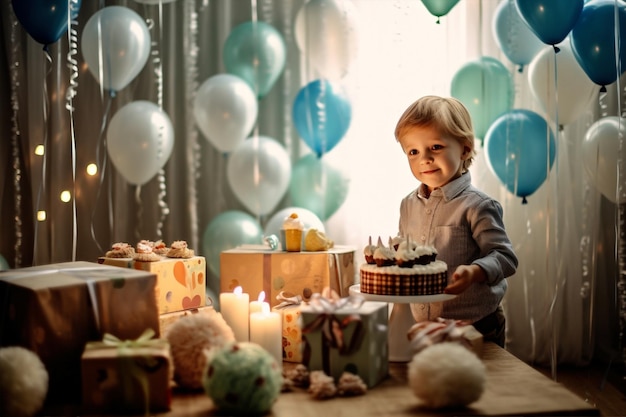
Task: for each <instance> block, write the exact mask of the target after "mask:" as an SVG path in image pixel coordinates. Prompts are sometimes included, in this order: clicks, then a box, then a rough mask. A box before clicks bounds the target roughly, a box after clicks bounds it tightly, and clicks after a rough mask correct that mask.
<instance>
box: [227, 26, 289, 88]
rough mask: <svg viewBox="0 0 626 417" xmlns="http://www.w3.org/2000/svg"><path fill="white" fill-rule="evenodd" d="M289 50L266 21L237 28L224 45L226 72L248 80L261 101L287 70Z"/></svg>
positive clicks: (279, 34) (278, 33)
mask: <svg viewBox="0 0 626 417" xmlns="http://www.w3.org/2000/svg"><path fill="white" fill-rule="evenodd" d="M286 57H287V47H286V46H285V40H284V39H283V36H282V35H281V33H280V32H279V31H278V30H276V28H274V27H273V26H272V25H270V24H267V23H265V22H258V21H257V22H252V21H251V22H245V23H242V24H240V25H238V26H235V27H234V28H233V29H232V31H231V32H230V34H229V35H228V37H227V38H226V42H225V43H224V50H223V59H224V65H225V66H226V71H227V72H229V73H231V74H234V75H237V76H239V77H240V78H242V79H243V80H245V81H246V82H247V83H248V84H249V85H250V87H252V90H254V91H255V92H256V93H257V97H258V98H263V97H265V95H266V94H267V93H268V92H269V91H270V90H271V89H272V87H273V86H274V84H275V83H276V80H277V79H278V77H279V76H280V75H281V74H282V72H283V70H284V69H285V60H286Z"/></svg>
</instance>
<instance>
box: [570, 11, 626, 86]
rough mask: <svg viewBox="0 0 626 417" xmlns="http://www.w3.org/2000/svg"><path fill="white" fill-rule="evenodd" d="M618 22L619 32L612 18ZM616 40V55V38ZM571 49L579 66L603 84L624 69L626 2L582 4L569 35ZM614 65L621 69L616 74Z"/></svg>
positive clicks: (612, 80) (611, 81) (625, 59)
mask: <svg viewBox="0 0 626 417" xmlns="http://www.w3.org/2000/svg"><path fill="white" fill-rule="evenodd" d="M616 15H617V18H618V19H617V20H618V22H619V28H620V30H619V36H617V34H616V27H615V20H616ZM616 40H617V41H618V42H619V45H621V47H620V48H619V59H616V56H617V55H616V54H615V41H616ZM570 42H571V45H572V52H574V57H575V58H576V61H577V62H578V64H580V67H581V68H582V69H583V70H584V71H585V74H587V76H588V77H589V79H591V81H593V82H594V83H596V84H598V85H600V86H602V87H603V88H604V87H605V86H607V85H609V84H612V83H614V82H615V81H616V80H617V77H618V75H621V73H623V72H624V71H626V47H625V46H626V5H624V3H623V2H617V3H616V2H614V1H612V0H602V1H601V0H595V1H592V2H589V3H588V4H585V6H584V7H583V10H582V13H581V15H580V17H579V18H578V21H577V22H576V25H575V26H574V28H573V29H572V33H571V35H570ZM617 68H619V69H620V71H621V73H620V74H618V71H617Z"/></svg>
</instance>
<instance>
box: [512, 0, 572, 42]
mask: <svg viewBox="0 0 626 417" xmlns="http://www.w3.org/2000/svg"><path fill="white" fill-rule="evenodd" d="M583 4H584V3H583V0H515V6H516V7H517V10H518V11H519V13H520V15H521V16H522V19H524V21H525V22H526V24H527V25H528V27H530V29H531V30H532V31H533V32H534V33H535V35H537V37H538V38H539V39H541V41H542V42H543V43H545V44H547V45H556V44H557V43H560V42H562V41H563V39H565V37H566V36H567V35H568V34H569V33H570V31H571V30H572V28H573V27H574V25H575V24H576V21H577V20H578V16H580V12H581V10H582V8H583Z"/></svg>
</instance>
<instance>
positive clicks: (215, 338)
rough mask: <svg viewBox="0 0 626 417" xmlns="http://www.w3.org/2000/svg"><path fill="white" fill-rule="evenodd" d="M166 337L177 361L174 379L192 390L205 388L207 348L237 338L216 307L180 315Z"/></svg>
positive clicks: (183, 386) (218, 345) (221, 344)
mask: <svg viewBox="0 0 626 417" xmlns="http://www.w3.org/2000/svg"><path fill="white" fill-rule="evenodd" d="M166 338H167V340H168V342H169V343H170V352H171V354H172V362H173V363H174V380H175V381H176V382H177V383H178V385H179V386H180V387H181V388H183V389H189V390H201V389H202V377H203V370H204V368H205V367H206V354H205V350H209V349H211V348H214V347H221V346H224V345H225V344H227V343H230V342H234V341H235V335H234V333H233V330H232V329H231V328H230V326H229V325H228V324H227V323H226V321H224V318H223V317H222V315H221V314H220V313H218V312H216V311H215V310H213V309H208V310H207V312H206V313H205V312H202V313H198V314H190V315H188V316H184V317H181V318H180V320H178V321H177V322H175V323H174V324H172V326H171V327H170V329H169V330H168V332H167V336H166Z"/></svg>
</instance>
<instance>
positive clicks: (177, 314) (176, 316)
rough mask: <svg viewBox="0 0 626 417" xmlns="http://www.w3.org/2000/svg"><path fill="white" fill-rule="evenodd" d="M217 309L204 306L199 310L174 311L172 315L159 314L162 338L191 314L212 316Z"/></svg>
mask: <svg viewBox="0 0 626 417" xmlns="http://www.w3.org/2000/svg"><path fill="white" fill-rule="evenodd" d="M214 310H215V309H214V308H213V307H212V306H204V307H199V308H190V309H188V310H182V311H173V312H171V313H164V314H159V329H160V332H161V335H162V336H165V335H167V331H168V330H169V328H170V327H171V326H172V324H174V323H176V322H177V321H178V320H180V319H181V318H183V317H185V316H188V315H191V314H210V313H213V311H214Z"/></svg>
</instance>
